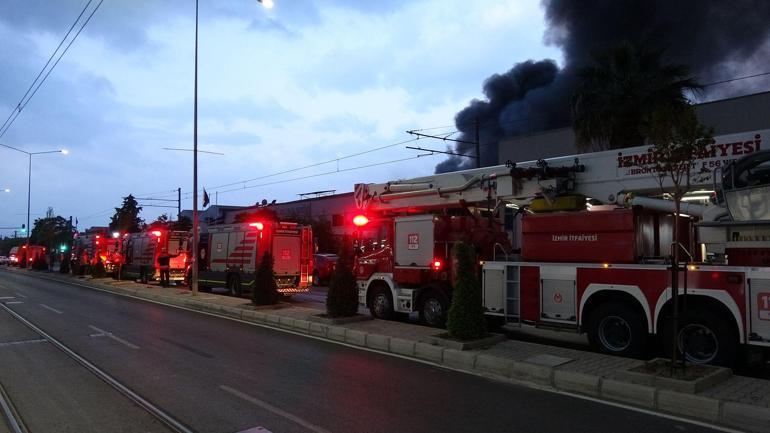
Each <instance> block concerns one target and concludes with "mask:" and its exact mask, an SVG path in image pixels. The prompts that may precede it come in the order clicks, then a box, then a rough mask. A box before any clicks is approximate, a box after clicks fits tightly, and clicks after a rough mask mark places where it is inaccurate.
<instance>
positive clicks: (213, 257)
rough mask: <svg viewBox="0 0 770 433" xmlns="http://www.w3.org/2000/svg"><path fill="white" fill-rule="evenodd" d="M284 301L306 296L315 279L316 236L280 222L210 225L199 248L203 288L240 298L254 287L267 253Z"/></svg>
mask: <svg viewBox="0 0 770 433" xmlns="http://www.w3.org/2000/svg"><path fill="white" fill-rule="evenodd" d="M267 252H269V253H271V254H272V256H273V259H274V264H273V270H274V272H275V280H276V284H277V286H278V292H279V293H281V294H282V295H286V296H289V295H292V294H295V293H307V292H309V291H310V285H311V283H312V279H313V275H312V272H313V232H312V229H311V227H310V226H303V225H298V224H296V223H289V222H279V221H254V222H250V223H238V224H223V225H210V226H208V227H206V228H205V229H204V230H202V231H201V235H200V242H199V243H198V263H199V268H198V284H199V287H202V288H204V289H210V288H212V287H227V289H228V290H229V291H230V293H231V294H233V295H237V296H240V295H242V294H243V293H244V292H246V291H250V290H251V289H252V288H253V287H254V282H255V278H254V277H255V272H256V270H257V268H258V267H259V263H260V260H261V259H262V256H263V255H264V254H265V253H267Z"/></svg>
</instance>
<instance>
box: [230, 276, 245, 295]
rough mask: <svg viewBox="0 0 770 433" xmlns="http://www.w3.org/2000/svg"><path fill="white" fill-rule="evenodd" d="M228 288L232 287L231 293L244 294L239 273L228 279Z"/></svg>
mask: <svg viewBox="0 0 770 433" xmlns="http://www.w3.org/2000/svg"><path fill="white" fill-rule="evenodd" d="M227 283H228V284H227V288H228V289H230V294H231V295H233V296H241V295H243V288H241V277H239V276H238V274H233V275H231V276H230V278H229V279H228V280H227Z"/></svg>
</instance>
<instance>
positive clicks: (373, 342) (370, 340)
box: [366, 334, 390, 352]
mask: <svg viewBox="0 0 770 433" xmlns="http://www.w3.org/2000/svg"><path fill="white" fill-rule="evenodd" d="M366 347H368V348H370V349H376V350H383V351H385V352H387V351H388V349H389V348H390V337H387V336H385V335H379V334H367V335H366Z"/></svg>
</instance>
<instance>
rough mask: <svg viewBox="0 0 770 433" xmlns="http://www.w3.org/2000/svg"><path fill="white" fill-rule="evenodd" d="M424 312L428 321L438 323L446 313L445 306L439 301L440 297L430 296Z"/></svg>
mask: <svg viewBox="0 0 770 433" xmlns="http://www.w3.org/2000/svg"><path fill="white" fill-rule="evenodd" d="M423 312H424V315H425V321H426V322H428V323H437V322H438V321H439V320H440V319H441V316H442V315H443V314H444V308H443V307H442V306H441V302H439V301H438V299H435V298H430V299H428V300H427V301H425V304H424V306H423Z"/></svg>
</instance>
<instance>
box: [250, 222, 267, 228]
mask: <svg viewBox="0 0 770 433" xmlns="http://www.w3.org/2000/svg"><path fill="white" fill-rule="evenodd" d="M249 226H251V227H256V228H257V230H263V229H264V228H265V225H264V224H262V223H261V222H255V223H251V224H249Z"/></svg>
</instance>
